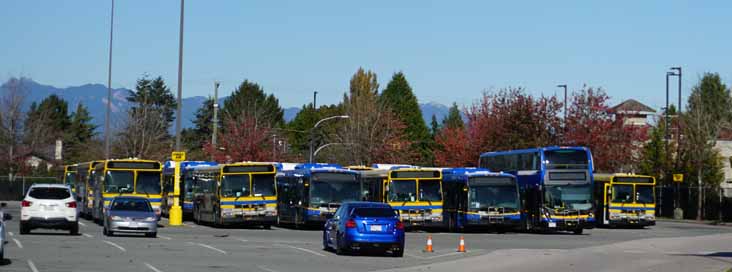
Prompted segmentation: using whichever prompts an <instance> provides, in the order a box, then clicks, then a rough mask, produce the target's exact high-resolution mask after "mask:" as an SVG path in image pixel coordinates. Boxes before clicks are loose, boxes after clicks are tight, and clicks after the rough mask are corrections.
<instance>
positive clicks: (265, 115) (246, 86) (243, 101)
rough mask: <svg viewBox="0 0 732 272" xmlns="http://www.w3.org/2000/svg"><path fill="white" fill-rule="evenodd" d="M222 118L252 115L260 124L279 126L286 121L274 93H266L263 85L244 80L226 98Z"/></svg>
mask: <svg viewBox="0 0 732 272" xmlns="http://www.w3.org/2000/svg"><path fill="white" fill-rule="evenodd" d="M221 113H222V114H221V116H222V117H223V118H222V120H224V121H225V119H237V118H243V117H252V118H254V120H255V121H256V124H257V125H258V126H266V127H278V126H280V125H282V124H284V123H285V120H284V111H283V110H282V108H281V107H280V105H279V100H278V99H277V98H276V97H275V96H274V95H272V94H269V95H267V94H265V93H264V90H263V89H262V87H260V86H259V85H258V84H256V83H254V82H251V81H249V80H244V82H242V83H241V84H240V85H239V87H238V88H237V89H236V90H235V91H234V92H233V93H232V94H231V96H229V97H228V98H226V100H224V107H223V109H222V110H221Z"/></svg>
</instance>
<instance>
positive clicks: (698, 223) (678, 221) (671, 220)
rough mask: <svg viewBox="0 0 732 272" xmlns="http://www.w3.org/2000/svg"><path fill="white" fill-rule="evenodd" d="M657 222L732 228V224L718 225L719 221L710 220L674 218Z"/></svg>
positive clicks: (659, 219)
mask: <svg viewBox="0 0 732 272" xmlns="http://www.w3.org/2000/svg"><path fill="white" fill-rule="evenodd" d="M656 221H657V222H672V223H684V224H693V225H706V226H715V227H728V228H732V223H730V222H722V223H717V221H708V220H702V221H697V220H690V219H672V218H658V217H657V218H656Z"/></svg>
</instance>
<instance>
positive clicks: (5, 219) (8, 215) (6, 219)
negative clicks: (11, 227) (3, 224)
mask: <svg viewBox="0 0 732 272" xmlns="http://www.w3.org/2000/svg"><path fill="white" fill-rule="evenodd" d="M11 219H13V216H12V215H10V214H9V213H4V214H3V221H8V220H11Z"/></svg>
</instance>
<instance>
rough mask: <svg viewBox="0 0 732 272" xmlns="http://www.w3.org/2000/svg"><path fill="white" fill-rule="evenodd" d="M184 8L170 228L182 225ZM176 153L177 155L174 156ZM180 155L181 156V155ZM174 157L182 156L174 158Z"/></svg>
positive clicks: (181, 16) (181, 26)
mask: <svg viewBox="0 0 732 272" xmlns="http://www.w3.org/2000/svg"><path fill="white" fill-rule="evenodd" d="M184 7H185V2H184V0H180V33H179V35H180V36H179V38H180V40H179V42H178V110H177V112H176V118H175V151H177V152H173V155H172V157H173V160H174V161H175V174H174V176H173V205H172V206H171V207H170V211H168V224H169V225H170V226H180V225H183V209H181V207H180V193H181V192H180V172H181V171H180V170H181V169H180V168H181V163H182V162H183V161H185V153H184V152H181V150H182V149H181V146H180V119H181V118H182V117H181V108H182V98H181V97H182V96H183V10H184ZM176 153H178V154H176ZM181 153H182V154H181ZM176 155H179V156H180V155H182V156H180V157H179V158H176Z"/></svg>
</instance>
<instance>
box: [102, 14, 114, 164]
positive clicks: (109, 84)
mask: <svg viewBox="0 0 732 272" xmlns="http://www.w3.org/2000/svg"><path fill="white" fill-rule="evenodd" d="M113 34H114V0H112V16H111V18H110V23H109V70H108V72H107V112H106V114H105V115H104V158H105V159H109V134H110V131H109V115H110V114H111V111H112V37H113V36H112V35H113Z"/></svg>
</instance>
